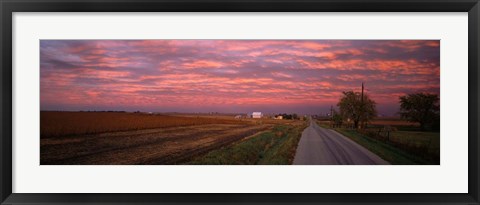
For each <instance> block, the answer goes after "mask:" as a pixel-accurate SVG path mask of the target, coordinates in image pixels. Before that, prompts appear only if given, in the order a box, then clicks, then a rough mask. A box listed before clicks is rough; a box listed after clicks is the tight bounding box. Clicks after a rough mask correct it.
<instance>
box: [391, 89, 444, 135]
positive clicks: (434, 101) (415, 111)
mask: <svg viewBox="0 0 480 205" xmlns="http://www.w3.org/2000/svg"><path fill="white" fill-rule="evenodd" d="M399 113H400V116H401V117H402V118H403V119H406V120H408V121H410V122H418V123H420V129H422V130H426V129H427V127H428V126H435V125H436V124H439V121H440V98H439V97H438V95H436V94H429V93H413V94H408V95H404V96H401V97H400V112H399Z"/></svg>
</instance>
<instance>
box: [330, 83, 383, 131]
mask: <svg viewBox="0 0 480 205" xmlns="http://www.w3.org/2000/svg"><path fill="white" fill-rule="evenodd" d="M375 105H376V103H375V101H373V100H372V99H370V97H369V96H368V95H367V94H364V95H363V100H362V94H361V93H359V92H353V91H348V92H343V97H342V98H341V99H340V102H338V104H337V106H338V107H339V109H340V115H342V117H343V119H350V120H352V121H353V123H354V126H355V128H359V125H362V126H365V124H366V123H367V122H368V121H370V120H372V119H373V118H374V117H375V116H376V115H377V109H376V107H375Z"/></svg>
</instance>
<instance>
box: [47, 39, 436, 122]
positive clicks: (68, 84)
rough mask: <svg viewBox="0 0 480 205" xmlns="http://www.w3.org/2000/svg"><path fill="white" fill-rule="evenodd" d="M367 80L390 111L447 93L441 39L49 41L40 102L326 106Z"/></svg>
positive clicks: (166, 108)
mask: <svg viewBox="0 0 480 205" xmlns="http://www.w3.org/2000/svg"><path fill="white" fill-rule="evenodd" d="M362 82H364V83H365V89H366V91H365V92H366V93H367V94H368V95H369V96H370V97H371V98H372V99H373V100H374V101H375V102H376V103H377V109H378V112H379V114H381V115H386V116H392V115H395V114H396V113H397V112H398V109H399V99H398V98H399V96H402V95H405V94H408V93H414V92H428V93H434V94H440V41H437V40H41V41H40V107H41V110H62V111H78V110H97V111H98V110H124V111H136V110H139V111H145V112H188V113H191V112H201V113H205V112H221V113H248V112H254V111H259V112H264V113H298V114H322V113H328V112H329V109H330V106H332V105H333V106H336V104H337V103H338V100H339V99H340V98H341V96H342V91H351V90H353V91H358V92H360V90H361V84H362Z"/></svg>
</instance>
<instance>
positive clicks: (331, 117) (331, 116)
mask: <svg viewBox="0 0 480 205" xmlns="http://www.w3.org/2000/svg"><path fill="white" fill-rule="evenodd" d="M330 121H331V122H332V123H331V127H335V122H334V121H333V105H330Z"/></svg>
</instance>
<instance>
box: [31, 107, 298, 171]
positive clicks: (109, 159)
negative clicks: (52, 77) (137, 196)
mask: <svg viewBox="0 0 480 205" xmlns="http://www.w3.org/2000/svg"><path fill="white" fill-rule="evenodd" d="M43 114H47V115H49V114H53V116H55V117H56V119H53V118H50V119H49V120H48V121H42V122H41V125H42V127H41V140H40V154H41V155H40V163H41V164H42V165H52V164H56V165H58V164H70V165H75V164H81V165H93V164H102V165H107V164H180V163H185V162H188V161H189V160H191V159H193V158H195V157H198V156H201V155H203V154H206V153H208V152H209V151H212V150H215V149H219V148H222V147H225V146H228V145H230V144H232V143H234V142H238V141H241V140H243V139H246V138H248V137H250V136H252V135H255V134H257V133H259V132H263V131H267V130H271V129H272V128H273V127H274V126H275V125H277V124H282V123H283V124H285V125H289V124H291V123H294V121H287V120H284V121H278V120H277V121H271V120H267V119H263V120H246V119H243V120H230V119H228V118H223V117H222V118H218V119H215V118H206V119H205V118H203V117H199V116H189V117H186V116H183V117H180V116H164V115H162V116H150V115H145V114H132V113H101V112H98V113H80V112H79V113H60V112H56V113H42V120H45V119H46V118H47V119H48V117H51V116H48V117H46V115H43ZM70 114H73V115H70ZM59 116H60V117H59ZM112 117H113V118H112ZM93 118H95V119H93ZM120 119H122V120H120ZM94 120H95V122H92V121H94ZM129 120H131V122H132V124H129V123H128V121H129ZM148 120H152V121H153V122H151V121H148ZM162 120H163V121H164V122H165V123H161V122H162ZM181 120H184V121H181ZM172 121H174V122H176V124H174V123H171V122H172ZM75 122H77V123H76V124H75ZM114 122H115V123H114ZM141 122H146V124H148V126H154V125H157V126H158V128H142V127H148V126H146V125H143V124H142V123H141ZM57 123H58V124H59V125H58V124H57ZM116 123H120V125H122V123H124V124H123V125H125V126H126V127H122V126H119V124H116ZM149 123H150V124H149ZM155 123H158V124H155ZM169 123H170V124H169ZM297 123H298V122H297ZM191 124H194V125H191ZM195 124H196V125H195ZM101 125H103V126H101ZM55 126H57V127H64V128H63V129H61V130H60V131H58V130H55V129H53V128H54V127H55ZM69 126H71V127H69ZM44 128H48V129H44ZM115 129H116V130H115ZM122 129H125V130H126V131H122ZM85 130H88V131H85ZM95 132H96V133H95ZM81 133H93V134H81Z"/></svg>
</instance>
